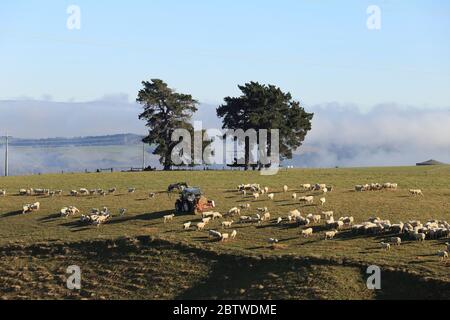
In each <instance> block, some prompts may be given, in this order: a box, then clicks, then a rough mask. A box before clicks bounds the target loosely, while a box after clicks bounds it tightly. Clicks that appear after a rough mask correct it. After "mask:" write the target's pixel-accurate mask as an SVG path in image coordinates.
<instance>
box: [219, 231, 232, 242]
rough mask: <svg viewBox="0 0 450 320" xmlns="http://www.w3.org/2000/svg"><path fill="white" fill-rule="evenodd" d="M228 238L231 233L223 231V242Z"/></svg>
mask: <svg viewBox="0 0 450 320" xmlns="http://www.w3.org/2000/svg"><path fill="white" fill-rule="evenodd" d="M228 239H230V234H229V233H222V239H221V241H222V242H225V241H227V240H228Z"/></svg>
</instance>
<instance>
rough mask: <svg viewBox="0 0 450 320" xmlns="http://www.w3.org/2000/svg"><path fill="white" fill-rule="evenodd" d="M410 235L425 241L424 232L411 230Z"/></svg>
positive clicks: (417, 239)
mask: <svg viewBox="0 0 450 320" xmlns="http://www.w3.org/2000/svg"><path fill="white" fill-rule="evenodd" d="M411 237H412V238H413V239H414V240H416V241H419V242H420V241H425V239H426V234H425V233H419V232H413V233H411Z"/></svg>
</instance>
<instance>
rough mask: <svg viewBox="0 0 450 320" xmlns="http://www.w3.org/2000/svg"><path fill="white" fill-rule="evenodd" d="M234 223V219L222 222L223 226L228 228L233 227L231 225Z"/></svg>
mask: <svg viewBox="0 0 450 320" xmlns="http://www.w3.org/2000/svg"><path fill="white" fill-rule="evenodd" d="M233 223H234V221H233V220H231V221H224V222H222V228H224V229H227V228H231V225H232V224H233Z"/></svg>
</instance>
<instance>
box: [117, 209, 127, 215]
mask: <svg viewBox="0 0 450 320" xmlns="http://www.w3.org/2000/svg"><path fill="white" fill-rule="evenodd" d="M126 213H127V209H125V208H120V209H119V216H121V217H123V216H124V215H125V214H126Z"/></svg>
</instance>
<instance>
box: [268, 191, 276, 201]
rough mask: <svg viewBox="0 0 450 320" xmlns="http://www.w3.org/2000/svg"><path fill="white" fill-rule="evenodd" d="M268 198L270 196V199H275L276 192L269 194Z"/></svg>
mask: <svg viewBox="0 0 450 320" xmlns="http://www.w3.org/2000/svg"><path fill="white" fill-rule="evenodd" d="M267 198H269V199H270V200H273V199H275V194H274V193H271V194H268V195H267Z"/></svg>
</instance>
